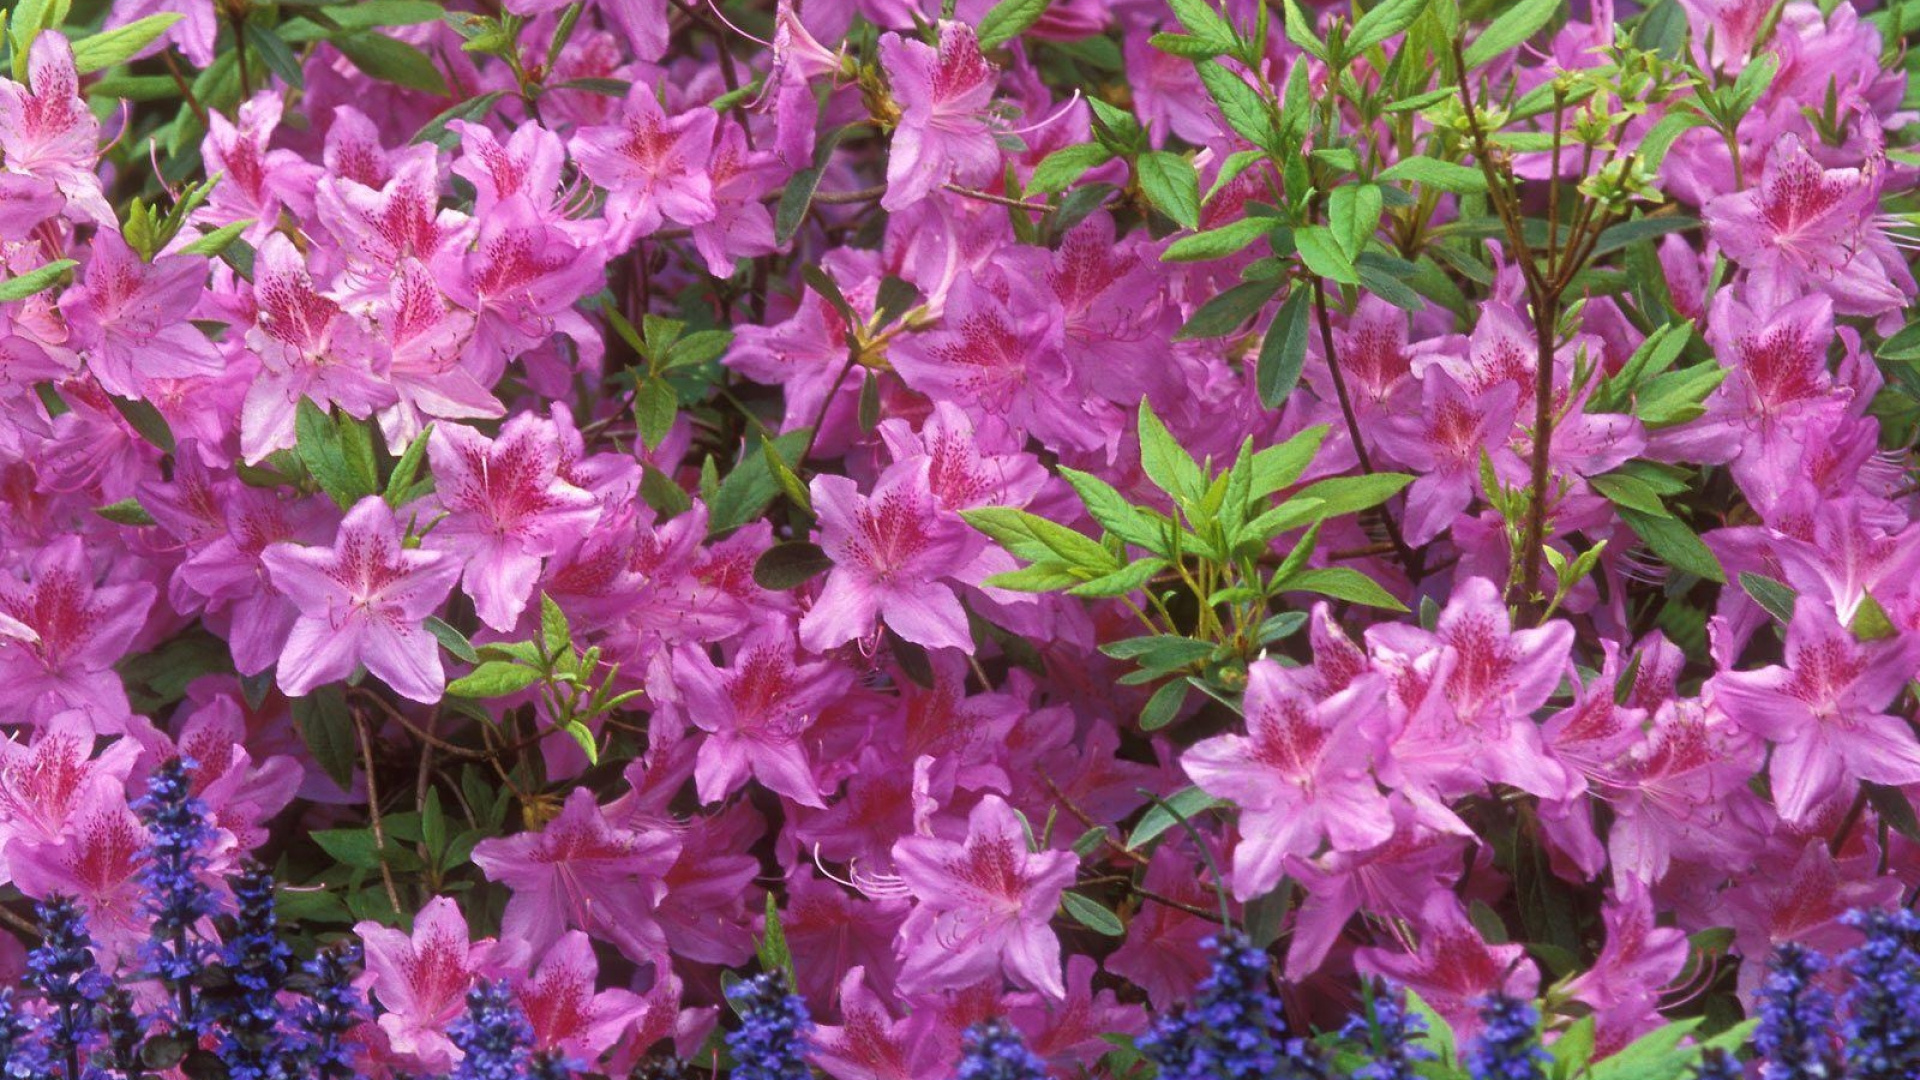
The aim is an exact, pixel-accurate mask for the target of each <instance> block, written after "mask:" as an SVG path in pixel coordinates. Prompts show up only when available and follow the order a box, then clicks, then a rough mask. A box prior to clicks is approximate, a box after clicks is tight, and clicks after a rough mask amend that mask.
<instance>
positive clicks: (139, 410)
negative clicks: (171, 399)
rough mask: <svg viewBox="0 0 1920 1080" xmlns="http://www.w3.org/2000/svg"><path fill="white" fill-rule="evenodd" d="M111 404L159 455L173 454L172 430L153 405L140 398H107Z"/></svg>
mask: <svg viewBox="0 0 1920 1080" xmlns="http://www.w3.org/2000/svg"><path fill="white" fill-rule="evenodd" d="M107 400H109V401H111V402H113V408H114V411H116V412H118V413H119V414H120V416H121V418H122V419H124V420H125V421H126V422H127V424H128V425H129V426H130V427H132V428H133V430H134V431H136V432H138V433H139V434H140V437H141V438H143V439H145V440H147V441H148V442H150V443H152V444H153V445H154V446H157V447H159V448H160V451H161V453H165V454H171V453H173V428H172V427H171V426H169V425H168V424H167V418H166V417H164V416H161V415H160V410H159V409H156V408H154V407H153V403H152V402H150V401H147V400H145V399H142V398H123V397H116V398H108V399H107Z"/></svg>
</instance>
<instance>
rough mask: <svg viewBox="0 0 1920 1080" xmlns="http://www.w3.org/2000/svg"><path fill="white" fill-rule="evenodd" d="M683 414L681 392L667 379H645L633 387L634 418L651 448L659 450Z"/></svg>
mask: <svg viewBox="0 0 1920 1080" xmlns="http://www.w3.org/2000/svg"><path fill="white" fill-rule="evenodd" d="M679 415H680V395H679V394H677V393H675V392H674V389H673V387H672V386H671V385H669V384H668V383H667V381H666V380H665V379H657V378H648V379H643V380H641V382H640V385H638V386H636V387H634V389H633V421H634V426H635V427H636V428H638V429H639V432H640V439H641V442H643V443H644V444H645V445H646V448H647V449H648V450H657V449H659V447H660V444H661V443H662V442H664V441H665V440H666V437H667V436H668V435H670V434H672V432H673V421H674V418H675V417H677V416H679Z"/></svg>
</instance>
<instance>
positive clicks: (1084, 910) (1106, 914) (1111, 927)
mask: <svg viewBox="0 0 1920 1080" xmlns="http://www.w3.org/2000/svg"><path fill="white" fill-rule="evenodd" d="M1060 903H1061V905H1062V906H1063V907H1065V908H1066V909H1067V914H1068V915H1071V916H1073V921H1075V922H1077V923H1079V924H1080V925H1081V926H1084V927H1086V928H1087V929H1089V930H1092V931H1094V932H1095V933H1098V934H1105V935H1106V936H1108V937H1125V936H1126V935H1127V928H1126V926H1125V925H1124V924H1122V923H1121V922H1120V918H1119V916H1117V915H1115V914H1114V913H1113V912H1111V911H1108V910H1107V909H1106V908H1104V907H1101V906H1100V905H1099V904H1098V903H1096V902H1095V901H1092V900H1089V899H1087V898H1086V897H1084V896H1081V895H1080V894H1079V893H1074V892H1069V893H1062V894H1060Z"/></svg>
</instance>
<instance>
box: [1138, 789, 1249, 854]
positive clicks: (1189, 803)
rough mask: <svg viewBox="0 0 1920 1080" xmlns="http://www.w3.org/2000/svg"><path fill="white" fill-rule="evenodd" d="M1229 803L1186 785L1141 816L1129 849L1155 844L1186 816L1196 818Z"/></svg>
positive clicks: (1186, 817) (1190, 818) (1186, 818)
mask: <svg viewBox="0 0 1920 1080" xmlns="http://www.w3.org/2000/svg"><path fill="white" fill-rule="evenodd" d="M1225 805H1227V804H1226V802H1224V801H1223V800H1220V799H1216V798H1214V797H1213V796H1211V795H1209V794H1207V793H1206V792H1204V791H1201V790H1200V789H1199V788H1197V787H1184V788H1181V789H1180V790H1179V791H1176V792H1174V793H1173V794H1172V795H1169V796H1167V798H1166V799H1165V800H1164V801H1163V802H1157V803H1154V804H1153V805H1152V806H1150V807H1148V808H1147V812H1146V813H1144V814H1142V815H1140V824H1138V825H1135V826H1134V827H1133V834H1132V835H1130V836H1128V837H1127V849H1128V850H1129V851H1138V850H1140V849H1141V848H1142V847H1145V846H1146V845H1147V844H1151V843H1152V842H1153V841H1154V840H1156V839H1158V838H1159V837H1160V835H1161V834H1162V833H1164V832H1166V831H1167V830H1168V829H1171V828H1173V827H1174V826H1175V825H1178V824H1179V823H1180V821H1181V820H1182V819H1185V820H1189V821H1191V820H1192V819H1194V818H1196V817H1198V816H1200V815H1201V814H1204V813H1206V812H1207V811H1209V810H1212V809H1214V808H1215V807H1221V806H1225Z"/></svg>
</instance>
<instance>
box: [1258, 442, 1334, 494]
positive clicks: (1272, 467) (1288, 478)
mask: <svg viewBox="0 0 1920 1080" xmlns="http://www.w3.org/2000/svg"><path fill="white" fill-rule="evenodd" d="M1326 438H1327V425H1325V424H1315V425H1313V426H1312V427H1309V428H1304V429H1302V430H1301V431H1300V433H1299V434H1297V435H1295V436H1294V437H1293V438H1291V439H1288V440H1287V441H1286V442H1283V443H1281V444H1280V445H1278V446H1269V447H1267V448H1266V449H1264V450H1261V451H1260V452H1258V453H1256V454H1254V455H1253V477H1252V481H1251V484H1250V485H1249V489H1248V491H1247V497H1248V498H1251V499H1264V498H1266V497H1267V496H1269V495H1272V494H1273V493H1274V492H1276V491H1279V490H1280V489H1282V488H1284V487H1287V486H1289V485H1291V484H1292V483H1293V482H1294V481H1295V480H1298V479H1300V474H1301V473H1304V472H1306V471H1307V466H1308V465H1311V464H1312V463H1313V458H1314V455H1316V454H1318V453H1319V452H1320V444H1321V443H1323V442H1325V441H1326Z"/></svg>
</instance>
